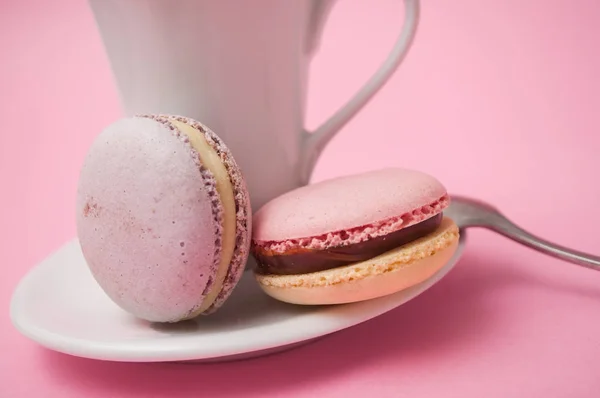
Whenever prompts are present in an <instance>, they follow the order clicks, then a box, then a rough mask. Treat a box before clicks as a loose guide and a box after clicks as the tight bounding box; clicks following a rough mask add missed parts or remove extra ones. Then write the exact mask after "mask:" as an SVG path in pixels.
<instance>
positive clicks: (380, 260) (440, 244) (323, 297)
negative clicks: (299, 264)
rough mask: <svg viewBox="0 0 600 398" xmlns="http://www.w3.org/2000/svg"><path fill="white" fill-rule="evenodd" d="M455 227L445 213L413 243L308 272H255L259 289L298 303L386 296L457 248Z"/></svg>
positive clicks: (428, 274)
mask: <svg viewBox="0 0 600 398" xmlns="http://www.w3.org/2000/svg"><path fill="white" fill-rule="evenodd" d="M458 241H459V230H458V227H457V226H456V224H455V223H454V221H452V220H451V219H450V218H448V217H444V219H443V220H442V222H441V224H440V226H439V227H438V228H437V229H436V230H435V231H434V232H431V233H429V234H427V235H425V236H423V237H421V238H419V239H417V240H415V241H412V242H410V243H408V244H406V245H403V246H400V247H398V248H395V249H392V250H390V251H387V252H385V253H383V254H380V255H378V256H376V257H374V258H371V259H369V260H365V261H361V262H357V263H354V264H350V265H346V266H342V267H337V268H332V269H328V270H324V271H318V272H313V273H307V274H297V275H274V274H261V273H260V272H256V273H255V277H256V280H257V282H258V283H259V285H260V287H261V289H262V290H263V291H264V292H265V293H266V294H267V295H269V296H271V297H273V298H274V299H276V300H279V301H283V302H286V303H290V304H297V305H334V304H346V303H352V302H359V301H365V300H370V299H375V298H378V297H383V296H387V295H390V294H393V293H396V292H399V291H401V290H404V289H406V288H409V287H411V286H414V285H416V284H418V283H420V282H423V281H425V280H426V279H428V278H430V277H431V276H433V275H434V274H435V273H436V272H437V271H439V270H440V269H441V268H443V267H444V265H446V264H447V263H448V261H450V259H451V258H452V256H453V255H454V253H455V251H456V249H457V248H458Z"/></svg>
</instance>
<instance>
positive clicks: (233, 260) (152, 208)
mask: <svg viewBox="0 0 600 398" xmlns="http://www.w3.org/2000/svg"><path fill="white" fill-rule="evenodd" d="M251 225H252V224H251V209H250V201H249V198H248V193H247V191H246V186H245V182H244V179H243V176H242V173H241V172H240V170H239V168H238V166H237V165H236V162H235V160H234V159H233V157H232V155H231V153H230V152H229V150H228V149H227V147H226V146H225V144H224V143H223V142H222V141H221V140H220V139H219V137H218V136H217V135H215V134H214V133H213V132H212V131H210V130H209V129H208V128H207V127H206V126H204V125H202V124H201V123H199V122H197V121H194V120H191V119H188V118H184V117H179V116H169V115H149V116H139V117H131V118H124V119H121V120H119V121H117V122H115V123H113V124H112V125H110V126H108V127H107V128H106V129H105V130H104V131H103V132H102V133H101V134H100V135H99V136H98V137H97V138H96V139H95V141H94V142H93V144H92V146H91V148H90V149H89V152H88V154H87V156H86V158H85V162H84V165H83V168H82V170H81V175H80V179H79V186H78V192H77V232H78V237H79V242H80V245H81V249H82V252H83V255H84V257H85V259H86V262H87V264H88V266H89V269H90V270H91V272H92V275H93V276H94V278H95V279H96V281H97V282H98V284H99V285H100V286H101V288H102V289H103V290H104V291H105V292H106V294H107V295H108V296H109V297H110V298H111V299H112V300H113V301H114V302H115V303H116V304H117V305H119V306H120V307H121V308H122V309H124V310H125V311H127V312H129V313H131V314H133V315H135V316H137V317H139V318H142V319H146V320H148V321H154V322H177V321H181V320H186V319H190V318H194V317H196V316H198V315H201V314H210V313H212V312H214V311H216V310H217V309H218V308H219V307H220V306H221V305H222V304H223V303H224V302H225V301H226V299H227V298H228V297H229V295H230V294H231V292H232V290H233V289H234V287H235V286H236V284H237V282H238V281H239V279H240V276H241V274H242V272H243V269H244V267H245V264H246V259H247V256H248V250H249V245H250V234H251V228H252V226H251Z"/></svg>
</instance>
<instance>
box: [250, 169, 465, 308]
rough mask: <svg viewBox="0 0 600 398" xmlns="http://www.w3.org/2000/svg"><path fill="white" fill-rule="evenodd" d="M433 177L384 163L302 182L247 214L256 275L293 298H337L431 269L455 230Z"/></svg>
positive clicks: (375, 291) (390, 289)
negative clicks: (377, 167) (385, 166)
mask: <svg viewBox="0 0 600 398" xmlns="http://www.w3.org/2000/svg"><path fill="white" fill-rule="evenodd" d="M449 201H450V198H449V195H448V193H447V191H446V188H445V187H444V186H443V185H442V184H441V183H440V182H439V181H438V180H437V179H435V178H434V177H432V176H430V175H428V174H425V173H423V172H419V171H415V170H406V169H399V168H388V169H382V170H376V171H370V172H366V173H361V174H356V175H351V176H344V177H339V178H334V179H330V180H326V181H322V182H319V183H316V184H312V185H308V186H304V187H301V188H298V189H296V190H293V191H291V192H288V193H286V194H284V195H282V196H280V197H278V198H275V199H273V200H272V201H270V202H269V203H267V204H265V205H264V206H263V207H262V208H261V209H260V210H259V211H258V212H256V214H255V215H254V220H253V237H252V249H251V250H252V254H253V256H254V257H255V258H256V260H257V263H258V266H257V268H256V270H255V274H256V279H257V281H258V282H259V284H260V286H261V288H262V289H263V290H264V291H265V292H266V293H267V294H269V295H270V296H272V297H274V298H276V299H278V300H281V301H285V302H289V303H295V304H305V305H309V304H315V305H320V304H341V303H348V302H355V301H362V300H367V299H372V298H376V297H381V296H384V295H387V294H391V293H394V292H397V291H400V290H402V289H405V288H407V287H410V286H412V285H415V284H417V283H419V282H422V281H424V280H425V279H427V278H429V277H431V276H432V275H433V274H434V273H435V272H437V271H438V270H439V269H440V268H442V267H443V266H444V265H445V264H446V263H447V262H448V261H449V259H450V258H451V256H452V255H453V254H454V251H455V250H456V248H457V245H458V239H459V231H458V228H457V226H456V224H455V223H454V222H453V221H452V220H451V219H449V218H447V217H445V216H444V215H443V211H444V209H445V208H446V207H447V206H448V204H449Z"/></svg>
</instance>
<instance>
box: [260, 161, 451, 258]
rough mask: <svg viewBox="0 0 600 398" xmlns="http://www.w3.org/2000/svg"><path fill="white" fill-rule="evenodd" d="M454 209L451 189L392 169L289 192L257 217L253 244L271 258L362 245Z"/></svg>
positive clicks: (416, 173)
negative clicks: (294, 251)
mask: <svg viewBox="0 0 600 398" xmlns="http://www.w3.org/2000/svg"><path fill="white" fill-rule="evenodd" d="M448 204H449V198H448V195H447V192H446V188H445V187H444V186H443V185H442V184H441V183H440V182H439V181H438V180H437V179H435V178H434V177H432V176H430V175H428V174H426V173H423V172H420V171H415V170H408V169H400V168H387V169H381V170H376V171H370V172H365V173H361V174H355V175H350V176H344V177H338V178H334V179H330V180H326V181H322V182H319V183H315V184H311V185H307V186H304V187H301V188H298V189H296V190H293V191H290V192H288V193H286V194H284V195H282V196H280V197H278V198H275V199H273V200H272V201H270V202H268V203H267V204H265V205H264V206H263V207H262V208H261V209H260V210H259V211H258V212H257V213H256V214H255V216H254V220H253V224H254V230H253V241H254V244H255V245H256V246H257V247H260V248H261V249H263V250H269V251H272V252H285V251H286V250H290V249H294V248H305V249H322V248H327V247H329V246H332V245H344V244H352V243H358V242H362V241H365V240H368V239H371V238H374V237H379V236H383V235H386V234H389V233H391V232H394V231H397V230H399V229H401V228H406V227H408V226H411V225H414V224H416V223H419V222H421V221H424V220H426V219H428V218H430V217H433V216H434V215H436V214H439V213H440V212H442V211H443V209H444V208H446V207H447V206H448Z"/></svg>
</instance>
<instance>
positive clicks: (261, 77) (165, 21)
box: [89, 0, 419, 211]
mask: <svg viewBox="0 0 600 398" xmlns="http://www.w3.org/2000/svg"><path fill="white" fill-rule="evenodd" d="M89 1H90V4H91V8H92V11H93V14H94V17H95V19H96V22H97V25H98V29H99V31H100V35H101V37H102V40H103V42H104V46H105V49H106V51H107V54H108V58H109V62H110V64H111V67H112V71H113V74H114V76H115V79H116V83H117V87H118V91H119V94H120V97H121V101H122V105H123V107H124V112H125V114H126V115H133V114H139V113H174V114H180V115H185V116H189V117H192V118H195V119H197V120H199V121H201V122H203V123H204V124H206V125H207V126H209V127H210V128H211V129H212V130H213V131H214V132H215V133H217V134H218V135H219V136H220V137H221V138H222V139H223V140H224V141H225V142H226V144H227V145H228V146H229V148H230V149H231V151H232V153H233V155H234V157H235V158H236V160H237V162H238V163H239V165H240V167H241V169H242V172H243V173H244V175H245V177H246V181H247V183H248V187H249V192H250V196H251V198H252V207H253V209H254V210H255V211H256V210H257V209H258V208H259V207H260V206H262V205H263V204H264V203H266V202H267V201H268V200H270V199H272V198H274V197H276V196H278V195H281V194H283V193H285V192H287V191H289V190H291V189H294V188H296V187H299V186H301V185H304V184H307V183H308V182H309V179H310V176H311V173H312V170H313V168H314V165H315V163H316V160H317V158H318V156H319V154H320V153H321V151H322V150H323V148H324V146H325V145H326V144H327V142H329V140H330V139H331V138H332V137H333V135H334V134H335V133H336V132H337V131H339V130H340V128H341V127H342V126H343V125H344V124H345V123H346V122H348V120H349V119H351V118H352V117H353V116H354V115H355V114H356V113H357V112H358V111H359V110H360V109H361V108H362V107H363V106H364V105H365V104H366V103H367V102H368V101H369V99H370V98H371V97H372V96H373V95H374V94H375V93H376V92H377V91H378V90H379V89H380V88H381V87H382V86H383V85H384V84H385V82H386V81H387V79H388V78H389V77H390V76H391V75H392V74H393V72H394V71H395V70H396V68H397V67H398V65H399V64H400V62H401V61H402V59H403V58H404V56H405V55H406V53H407V51H408V49H409V48H410V45H411V43H412V40H413V37H414V35H415V31H416V28H417V24H418V17H419V2H418V0H404V3H405V17H404V23H403V28H402V31H401V33H400V37H399V38H398V40H397V41H396V44H395V45H394V48H393V49H392V52H391V54H390V55H389V56H388V58H387V59H386V60H385V61H384V63H383V65H382V66H381V67H380V68H379V70H378V71H377V72H376V73H375V74H374V75H373V76H372V77H371V79H370V80H369V81H368V82H367V83H366V84H365V85H364V86H363V87H362V89H361V90H360V91H359V92H358V93H356V94H355V96H354V97H353V98H352V99H350V101H349V102H348V103H346V104H345V105H344V106H343V107H342V108H341V109H340V110H339V111H337V112H336V113H335V114H334V115H333V116H332V117H331V118H330V119H329V120H327V121H326V122H325V123H324V124H323V125H322V126H321V127H319V128H318V129H317V130H316V131H314V132H307V131H306V130H305V128H304V113H305V103H306V91H307V83H308V70H309V63H310V61H311V58H312V56H313V55H314V53H315V51H316V49H317V47H318V43H319V39H320V36H321V33H322V30H323V26H324V24H325V21H326V19H327V16H328V15H329V11H330V10H331V8H332V6H333V4H334V3H335V0H294V1H284V0H252V1H240V0H218V1H216V0H177V1H170V0H127V1H123V0H89Z"/></svg>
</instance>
